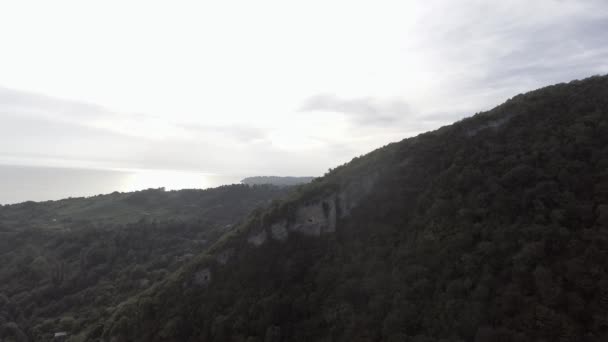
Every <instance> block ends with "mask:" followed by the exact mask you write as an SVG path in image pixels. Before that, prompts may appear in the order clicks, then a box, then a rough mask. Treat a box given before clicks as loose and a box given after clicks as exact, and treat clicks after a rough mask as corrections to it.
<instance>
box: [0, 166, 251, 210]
mask: <svg viewBox="0 0 608 342" xmlns="http://www.w3.org/2000/svg"><path fill="white" fill-rule="evenodd" d="M242 178H243V177H241V176H225V175H215V174H207V173H197V172H185V171H171V170H95V169H77V168H59V167H38V166H14V165H0V204H12V203H19V202H24V201H47V200H58V199H63V198H68V197H83V196H85V197H86V196H94V195H98V194H108V193H111V192H114V191H120V192H126V191H137V190H143V189H149V188H160V187H164V188H165V189H167V190H179V189H193V188H197V189H205V188H212V187H217V186H220V185H225V184H233V183H240V180H241V179H242Z"/></svg>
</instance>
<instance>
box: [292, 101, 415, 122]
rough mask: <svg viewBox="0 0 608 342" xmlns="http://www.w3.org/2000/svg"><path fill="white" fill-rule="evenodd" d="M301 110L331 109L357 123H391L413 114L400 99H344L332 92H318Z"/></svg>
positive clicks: (305, 102) (330, 110)
mask: <svg viewBox="0 0 608 342" xmlns="http://www.w3.org/2000/svg"><path fill="white" fill-rule="evenodd" d="M300 111H303V112H309V111H329V112H337V113H342V114H344V115H346V116H347V117H348V118H350V119H352V120H353V121H354V122H355V123H357V124H362V125H379V126H384V125H389V124H393V123H395V122H397V121H399V120H401V119H403V118H405V117H407V116H409V115H410V114H411V109H410V106H409V105H408V104H407V103H405V102H404V101H401V100H398V99H392V100H379V99H375V98H372V97H364V98H353V99H343V98H340V97H337V96H335V95H331V94H318V95H315V96H312V97H310V98H308V99H307V100H305V101H304V103H303V104H302V107H301V108H300Z"/></svg>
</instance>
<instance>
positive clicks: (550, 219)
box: [74, 77, 608, 342]
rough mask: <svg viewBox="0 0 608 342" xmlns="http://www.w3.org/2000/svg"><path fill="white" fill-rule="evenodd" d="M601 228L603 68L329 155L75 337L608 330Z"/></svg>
mask: <svg viewBox="0 0 608 342" xmlns="http://www.w3.org/2000/svg"><path fill="white" fill-rule="evenodd" d="M607 233H608V77H593V78H590V79H586V80H583V81H574V82H571V83H568V84H559V85H555V86H551V87H547V88H543V89H540V90H536V91H533V92H530V93H527V94H524V95H518V96H515V97H514V98H512V99H510V100H509V101H507V102H506V103H504V104H502V105H500V106H498V107H496V108H495V109H493V110H491V111H489V112H484V113H479V114H477V115H475V116H473V117H471V118H468V119H465V120H462V121H460V122H457V123H455V124H453V125H450V126H446V127H443V128H441V129H439V130H437V131H433V132H429V133H425V134H421V135H419V136H417V137H414V138H410V139H405V140H403V141H401V142H399V143H394V144H390V145H388V146H385V147H383V148H380V149H378V150H376V151H374V152H372V153H370V154H368V155H365V156H363V157H360V158H355V159H354V160H353V161H351V162H350V163H348V164H346V165H343V166H340V167H337V168H335V169H334V170H332V171H331V172H329V173H328V174H327V175H325V176H324V177H322V178H320V179H316V180H315V181H313V182H312V183H311V184H308V185H306V186H303V187H301V188H300V189H299V190H298V191H297V192H295V193H294V194H292V196H291V198H289V199H288V200H285V201H283V202H281V203H275V204H274V205H273V206H272V207H271V208H269V209H268V210H265V211H258V212H256V213H255V214H254V215H252V216H250V218H249V219H248V221H247V222H246V223H244V224H243V225H241V226H240V227H239V228H238V229H237V230H235V231H233V232H232V233H231V234H228V235H226V236H224V237H223V238H222V239H221V240H220V241H218V242H217V243H216V244H215V245H214V246H213V247H212V248H211V249H210V250H208V251H207V252H205V253H202V254H200V255H198V256H197V257H196V258H194V259H193V260H192V261H191V262H189V263H188V264H187V265H185V267H182V268H180V269H179V270H178V271H177V272H175V273H173V274H171V275H170V276H169V277H167V278H164V280H162V281H160V282H158V283H157V284H156V285H154V286H152V287H150V288H148V289H146V290H145V291H143V292H141V293H139V294H138V295H136V296H133V297H131V298H129V299H128V300H126V301H124V302H122V303H121V304H120V305H118V306H116V307H115V308H114V309H113V310H111V311H112V312H111V315H110V316H102V317H103V318H102V319H100V320H99V321H98V322H97V323H98V325H97V324H96V325H89V326H87V327H86V329H85V330H86V332H85V333H82V334H81V335H79V337H80V338H81V340H87V341H90V340H103V341H243V342H245V341H247V342H254V341H260V342H261V341H265V342H275V341H276V342H278V341H420V342H422V341H606V340H608V269H607V268H608V254H607V253H608V234H607ZM104 309H106V310H107V307H104ZM74 340H77V339H76V338H74Z"/></svg>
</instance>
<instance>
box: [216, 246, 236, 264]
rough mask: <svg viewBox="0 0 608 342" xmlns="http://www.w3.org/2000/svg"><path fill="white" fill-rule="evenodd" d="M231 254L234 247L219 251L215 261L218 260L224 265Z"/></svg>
mask: <svg viewBox="0 0 608 342" xmlns="http://www.w3.org/2000/svg"><path fill="white" fill-rule="evenodd" d="M232 255H234V248H228V249H226V250H224V251H222V252H220V253H219V254H218V255H217V256H216V257H215V260H217V262H219V263H220V264H222V265H225V264H226V263H227V262H228V260H230V258H231V257H232Z"/></svg>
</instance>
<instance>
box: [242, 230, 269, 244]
mask: <svg viewBox="0 0 608 342" xmlns="http://www.w3.org/2000/svg"><path fill="white" fill-rule="evenodd" d="M266 238H267V233H266V230H264V229H263V230H261V231H259V232H253V233H251V235H249V237H248V238H247V242H249V243H251V244H253V245H254V246H259V245H261V244H263V243H264V242H266Z"/></svg>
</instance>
